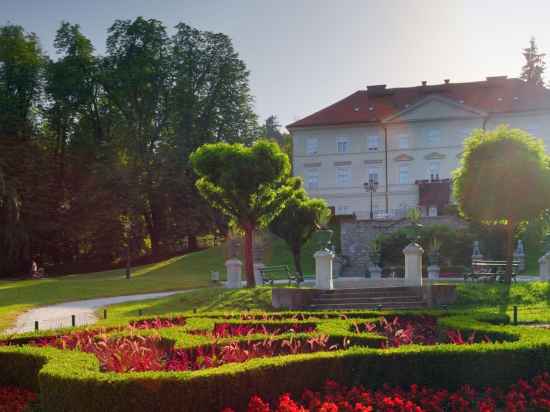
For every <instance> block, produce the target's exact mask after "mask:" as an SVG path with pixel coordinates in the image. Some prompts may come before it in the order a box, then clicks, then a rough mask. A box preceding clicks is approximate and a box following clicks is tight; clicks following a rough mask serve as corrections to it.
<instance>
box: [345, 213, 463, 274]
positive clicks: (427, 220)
mask: <svg viewBox="0 0 550 412" xmlns="http://www.w3.org/2000/svg"><path fill="white" fill-rule="evenodd" d="M420 223H421V224H423V225H426V226H428V225H448V226H452V227H456V228H462V227H465V226H466V224H465V223H464V221H462V220H460V219H459V218H457V217H455V216H437V217H423V218H421V219H420ZM340 224H341V235H340V241H341V245H340V246H341V249H342V255H343V256H346V257H347V259H348V262H349V264H348V266H347V267H346V268H345V269H344V270H343V272H342V276H365V275H366V274H367V272H368V266H369V251H370V245H371V244H372V241H373V240H374V239H376V237H377V236H378V235H379V234H381V233H391V232H393V231H395V230H398V229H400V228H402V227H406V226H408V225H410V221H409V220H408V219H400V220H357V219H356V218H355V217H351V216H350V217H343V218H341V220H340ZM403 264H405V263H404V261H403Z"/></svg>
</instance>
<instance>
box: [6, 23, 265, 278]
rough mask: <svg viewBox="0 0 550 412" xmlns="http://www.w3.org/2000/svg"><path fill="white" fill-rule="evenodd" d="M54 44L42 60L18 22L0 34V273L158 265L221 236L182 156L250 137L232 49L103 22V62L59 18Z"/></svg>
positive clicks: (220, 37) (220, 223)
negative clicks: (34, 267)
mask: <svg viewBox="0 0 550 412" xmlns="http://www.w3.org/2000/svg"><path fill="white" fill-rule="evenodd" d="M54 46H55V49H56V51H57V53H56V54H57V55H56V56H55V58H53V57H49V56H47V55H45V53H44V52H43V51H42V50H41V48H40V45H39V40H38V38H37V37H36V36H35V35H34V34H29V33H27V32H25V30H24V29H23V28H22V27H19V26H14V25H7V26H2V27H0V276H3V275H16V274H22V273H28V271H29V267H30V263H31V260H32V259H33V258H34V257H37V256H38V257H39V260H40V261H41V263H42V264H52V265H57V266H59V265H67V264H74V263H78V264H79V265H92V264H111V263H113V262H116V261H121V260H122V261H124V260H125V259H126V256H127V254H128V252H130V253H131V255H132V256H134V257H138V256H145V255H149V256H156V257H160V256H164V255H167V254H173V253H177V252H178V251H180V250H181V249H182V247H183V246H182V245H183V244H182V242H183V240H184V239H189V240H190V243H191V245H190V246H191V247H193V243H194V240H195V239H196V237H197V236H200V235H202V234H205V233H212V232H214V231H216V230H221V231H223V230H224V227H225V222H224V220H223V218H221V217H220V215H218V214H217V213H216V212H214V211H213V210H212V209H211V208H210V207H209V205H208V204H206V203H205V201H204V200H202V199H201V197H200V196H199V195H198V193H197V191H196V189H195V186H194V183H195V180H196V178H195V176H194V175H193V173H192V170H191V167H190V165H189V160H188V157H189V154H190V153H191V152H192V151H193V150H195V149H196V148H197V147H198V146H200V145H202V144H204V143H209V142H218V141H225V142H244V143H248V142H251V141H252V140H254V139H255V138H256V137H257V136H258V134H259V133H262V129H261V128H259V127H258V126H257V119H256V116H255V114H254V112H253V110H252V98H251V94H250V90H249V86H248V76H249V73H248V71H247V68H246V66H245V64H244V63H243V61H242V60H240V59H239V56H238V54H237V53H236V52H235V50H234V48H233V46H232V43H231V40H230V39H229V38H228V37H227V36H226V35H224V34H219V33H211V32H205V31H199V30H196V29H194V28H192V27H190V26H188V25H186V24H183V23H180V24H178V25H177V26H176V27H175V30H174V34H173V35H171V36H170V35H168V33H167V29H166V27H164V26H163V24H162V23H161V22H159V21H157V20H146V19H143V18H137V19H136V20H134V21H126V20H124V21H122V20H117V21H115V23H114V24H113V25H112V26H111V28H110V29H109V33H108V38H107V47H106V52H105V55H104V56H100V55H98V54H97V53H96V52H95V50H94V46H93V45H92V43H91V41H90V40H89V39H88V38H86V37H85V36H84V35H83V34H82V33H81V32H80V29H79V26H78V25H72V24H69V23H63V24H62V25H61V27H60V29H59V30H58V32H57V35H56V37H55V42H54ZM273 120H274V119H272V121H273ZM263 132H264V133H265V132H266V130H265V128H264V130H263Z"/></svg>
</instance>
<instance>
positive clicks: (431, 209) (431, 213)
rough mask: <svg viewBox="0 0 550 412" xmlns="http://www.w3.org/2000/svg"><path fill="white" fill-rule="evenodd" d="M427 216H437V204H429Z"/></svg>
mask: <svg viewBox="0 0 550 412" xmlns="http://www.w3.org/2000/svg"><path fill="white" fill-rule="evenodd" d="M428 216H429V217H436V216H437V206H430V207H429V208H428Z"/></svg>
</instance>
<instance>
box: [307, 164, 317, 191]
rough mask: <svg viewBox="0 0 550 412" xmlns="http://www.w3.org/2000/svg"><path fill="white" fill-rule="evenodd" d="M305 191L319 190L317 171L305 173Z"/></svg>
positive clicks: (311, 170)
mask: <svg viewBox="0 0 550 412" xmlns="http://www.w3.org/2000/svg"><path fill="white" fill-rule="evenodd" d="M306 189H308V190H317V189H319V169H308V170H307V171H306Z"/></svg>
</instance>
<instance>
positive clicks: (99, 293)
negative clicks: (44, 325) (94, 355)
mask: <svg viewBox="0 0 550 412" xmlns="http://www.w3.org/2000/svg"><path fill="white" fill-rule="evenodd" d="M214 269H215V270H220V272H222V269H223V255H222V253H221V251H220V250H219V248H213V249H208V250H204V251H201V252H196V253H192V254H189V255H186V256H180V257H175V258H172V259H169V260H166V261H163V262H159V263H155V264H151V265H146V266H142V267H138V268H135V270H134V272H133V274H132V279H130V280H127V279H125V271H124V269H117V270H111V271H105V272H97V273H88V274H79V275H68V276H61V277H55V278H47V279H40V280H23V281H0V305H1V306H0V330H2V329H4V328H6V327H8V326H9V325H10V324H11V323H12V322H13V320H14V319H15V317H16V316H17V315H18V314H19V313H21V312H23V311H25V310H28V309H30V308H32V307H35V306H40V305H47V304H53V303H60V302H66V301H71V300H80V299H92V298H97V297H108V296H118V295H127V294H138V293H147V292H159V291H168V290H182V289H192V288H201V287H206V286H208V285H209V281H210V270H214ZM222 273H223V272H222Z"/></svg>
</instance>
